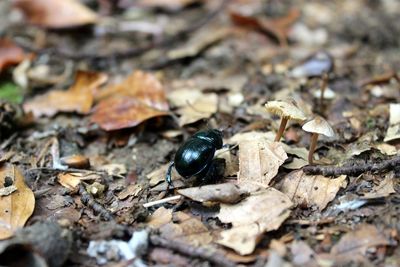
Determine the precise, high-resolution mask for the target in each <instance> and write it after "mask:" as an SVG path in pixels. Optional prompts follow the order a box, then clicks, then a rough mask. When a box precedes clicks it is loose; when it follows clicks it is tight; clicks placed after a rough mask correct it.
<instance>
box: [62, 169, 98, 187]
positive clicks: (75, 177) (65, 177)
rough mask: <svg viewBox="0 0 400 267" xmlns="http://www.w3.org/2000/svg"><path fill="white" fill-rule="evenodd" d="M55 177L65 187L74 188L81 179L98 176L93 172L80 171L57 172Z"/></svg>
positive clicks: (94, 178) (91, 178)
mask: <svg viewBox="0 0 400 267" xmlns="http://www.w3.org/2000/svg"><path fill="white" fill-rule="evenodd" d="M57 178H58V182H59V183H60V184H61V185H62V186H64V187H65V188H68V189H70V190H76V189H77V188H78V185H79V184H80V183H81V181H88V180H97V179H99V178H100V176H99V175H98V174H94V173H90V174H87V173H82V172H70V173H59V174H58V176H57Z"/></svg>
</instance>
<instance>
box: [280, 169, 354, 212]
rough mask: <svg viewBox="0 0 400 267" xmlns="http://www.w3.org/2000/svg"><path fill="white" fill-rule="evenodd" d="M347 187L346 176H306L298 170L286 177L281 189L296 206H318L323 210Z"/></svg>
mask: <svg viewBox="0 0 400 267" xmlns="http://www.w3.org/2000/svg"><path fill="white" fill-rule="evenodd" d="M346 186H347V181H346V175H342V176H340V177H338V178H335V179H330V178H326V177H324V176H322V175H306V174H305V173H303V171H302V170H298V171H293V172H291V173H289V174H288V175H286V176H285V178H284V179H283V182H282V185H281V188H280V189H281V191H282V192H283V193H285V194H286V195H287V196H288V197H289V198H290V199H292V200H293V202H294V203H295V204H296V205H304V204H306V205H317V206H318V208H319V209H320V210H323V209H324V208H325V207H326V205H328V203H329V202H330V201H332V200H333V199H334V198H335V196H336V194H337V192H338V191H339V189H340V188H345V187H346Z"/></svg>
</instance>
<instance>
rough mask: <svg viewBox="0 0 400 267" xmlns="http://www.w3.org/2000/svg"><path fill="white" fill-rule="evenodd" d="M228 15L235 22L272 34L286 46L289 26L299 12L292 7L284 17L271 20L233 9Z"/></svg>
mask: <svg viewBox="0 0 400 267" xmlns="http://www.w3.org/2000/svg"><path fill="white" fill-rule="evenodd" d="M230 16H231V19H232V21H233V22H234V23H235V24H237V25H240V26H244V27H248V28H253V29H255V30H259V31H262V32H265V33H266V34H269V35H272V36H273V37H274V38H276V40H277V41H278V42H279V44H280V45H281V46H283V47H286V46H287V38H288V34H289V30H290V26H291V25H292V24H293V23H294V22H295V21H296V20H297V19H298V18H299V16H300V12H299V10H297V9H292V10H290V11H289V12H288V14H287V15H286V16H285V17H281V18H277V19H273V20H270V19H266V18H255V17H251V16H246V15H244V14H241V13H239V12H235V11H231V13H230Z"/></svg>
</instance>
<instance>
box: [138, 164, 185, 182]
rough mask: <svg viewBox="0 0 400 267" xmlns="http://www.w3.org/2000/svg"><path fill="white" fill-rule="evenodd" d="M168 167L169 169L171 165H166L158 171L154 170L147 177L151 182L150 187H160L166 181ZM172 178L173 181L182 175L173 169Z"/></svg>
mask: <svg viewBox="0 0 400 267" xmlns="http://www.w3.org/2000/svg"><path fill="white" fill-rule="evenodd" d="M168 167H169V163H168V164H164V165H162V166H161V167H160V168H158V169H157V170H154V171H152V172H151V173H149V174H147V175H146V177H147V178H148V179H149V180H150V181H149V184H150V186H155V185H158V184H159V183H161V182H163V181H165V177H166V175H167V170H168ZM171 178H172V181H174V180H176V179H179V178H180V175H179V174H178V173H177V172H176V170H175V168H173V169H172V173H171Z"/></svg>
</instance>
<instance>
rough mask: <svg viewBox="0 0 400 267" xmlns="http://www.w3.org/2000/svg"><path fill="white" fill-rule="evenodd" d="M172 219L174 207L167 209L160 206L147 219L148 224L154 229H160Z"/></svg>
mask: <svg viewBox="0 0 400 267" xmlns="http://www.w3.org/2000/svg"><path fill="white" fill-rule="evenodd" d="M171 220H172V209H166V208H164V207H159V208H158V209H157V210H156V211H155V212H154V213H153V214H152V215H151V216H150V217H149V218H148V220H147V225H148V226H149V227H152V228H154V229H158V228H160V227H161V226H163V225H165V224H167V223H169V222H171Z"/></svg>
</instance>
